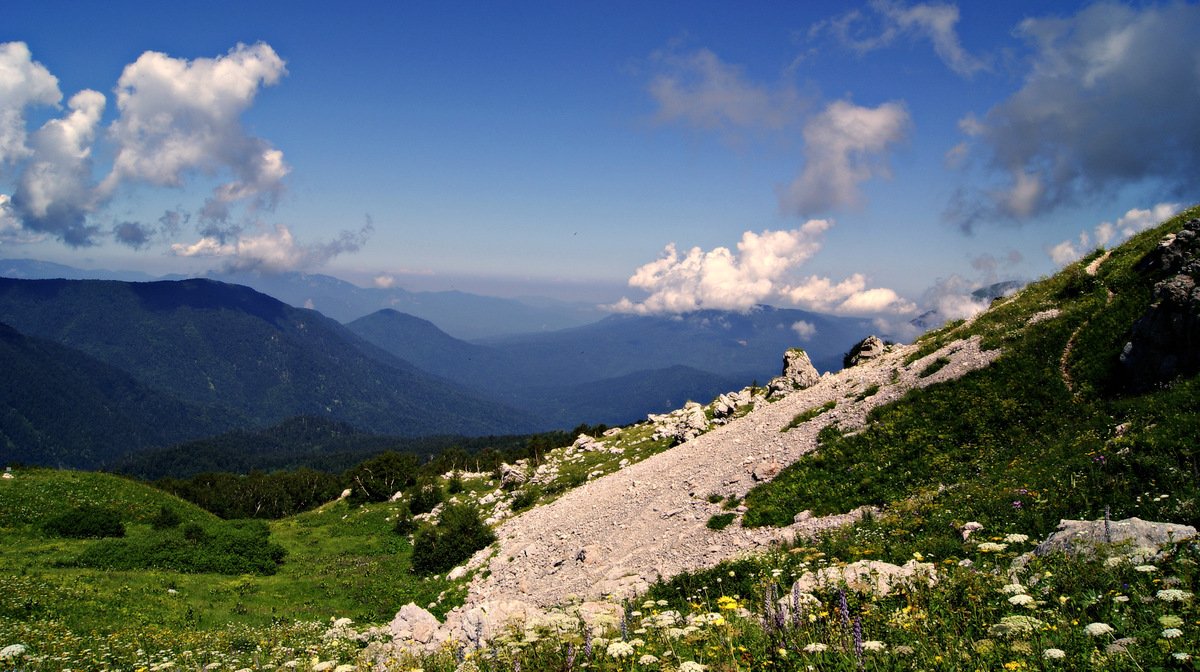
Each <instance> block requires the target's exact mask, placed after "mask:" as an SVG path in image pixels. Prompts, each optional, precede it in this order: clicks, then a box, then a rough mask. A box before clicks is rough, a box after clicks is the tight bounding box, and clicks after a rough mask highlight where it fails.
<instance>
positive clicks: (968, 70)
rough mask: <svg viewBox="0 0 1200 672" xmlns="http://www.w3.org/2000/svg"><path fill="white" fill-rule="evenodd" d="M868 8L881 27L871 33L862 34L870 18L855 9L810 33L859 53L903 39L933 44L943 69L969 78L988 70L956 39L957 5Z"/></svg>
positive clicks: (882, 3) (876, 0) (881, 0)
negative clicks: (823, 35)
mask: <svg viewBox="0 0 1200 672" xmlns="http://www.w3.org/2000/svg"><path fill="white" fill-rule="evenodd" d="M870 7H871V9H872V10H873V11H874V12H875V14H876V16H875V17H874V18H876V19H878V21H879V22H880V24H881V25H879V26H878V28H877V32H875V33H874V34H870V35H866V36H863V35H862V34H861V32H860V31H861V25H862V24H864V23H866V22H868V21H869V18H868V17H866V16H864V15H863V13H862V12H860V11H858V10H852V11H850V12H847V13H846V14H843V15H842V16H839V17H836V18H834V19H831V20H829V21H824V22H821V23H819V24H817V25H815V26H813V28H812V29H811V30H810V31H809V32H810V34H812V35H816V34H819V33H821V32H824V31H829V32H831V33H833V35H834V36H835V37H836V38H837V39H838V41H839V42H841V43H842V44H843V45H844V46H846V47H847V48H849V49H853V50H854V51H857V52H859V53H860V54H865V53H867V52H870V51H875V50H877V49H882V48H884V47H887V46H889V45H891V44H892V43H893V42H895V41H896V39H897V38H899V37H902V36H908V37H911V38H916V39H924V40H928V41H929V42H930V44H932V45H933V50H934V52H935V53H936V54H937V55H938V58H940V59H942V62H943V63H945V64H946V67H948V68H950V69H951V70H953V71H954V72H956V73H958V74H959V75H962V76H964V77H970V76H972V75H974V74H975V73H977V72H979V71H981V70H986V69H987V64H986V63H984V62H983V61H982V60H980V59H978V58H976V57H974V56H972V55H971V54H970V53H968V52H967V50H966V49H965V48H963V46H962V42H961V41H960V40H959V38H958V32H957V30H956V28H955V26H956V25H957V24H958V20H959V13H958V7H957V6H956V5H952V4H934V3H920V4H916V5H911V6H909V5H905V4H903V3H900V2H892V1H890V0H873V1H872V2H871V3H870Z"/></svg>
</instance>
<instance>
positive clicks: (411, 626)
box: [388, 602, 441, 646]
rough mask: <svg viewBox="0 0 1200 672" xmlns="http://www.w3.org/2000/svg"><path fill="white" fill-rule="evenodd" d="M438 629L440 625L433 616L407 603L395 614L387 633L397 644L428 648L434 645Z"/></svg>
mask: <svg viewBox="0 0 1200 672" xmlns="http://www.w3.org/2000/svg"><path fill="white" fill-rule="evenodd" d="M439 627H441V623H439V622H438V620H437V618H436V617H435V616H434V615H433V614H431V613H429V612H428V611H425V610H424V609H422V608H421V607H418V606H417V605H416V604H414V603H412V602H409V603H408V604H406V605H404V606H403V607H400V611H398V612H396V617H395V618H393V619H392V622H391V624H390V625H389V626H388V631H389V632H391V634H392V638H393V639H394V640H395V641H397V642H399V643H402V644H412V643H416V644H419V645H422V646H428V645H429V644H432V643H434V640H435V637H436V635H437V633H438V628H439Z"/></svg>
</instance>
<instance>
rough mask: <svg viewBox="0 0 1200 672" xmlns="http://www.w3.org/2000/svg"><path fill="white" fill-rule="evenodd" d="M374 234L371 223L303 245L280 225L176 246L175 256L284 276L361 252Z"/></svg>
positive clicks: (173, 247)
mask: <svg viewBox="0 0 1200 672" xmlns="http://www.w3.org/2000/svg"><path fill="white" fill-rule="evenodd" d="M372 231H373V227H372V226H371V224H370V223H368V224H366V225H365V226H363V227H362V228H361V229H359V230H358V231H348V230H347V231H342V232H341V233H340V234H339V235H338V237H337V238H335V239H333V240H330V241H327V242H324V243H309V244H305V243H301V242H299V241H298V240H296V238H295V236H294V235H293V234H292V231H291V229H289V228H288V227H287V226H285V225H283V224H276V225H275V227H274V228H272V229H270V230H264V231H260V232H257V233H254V234H249V235H246V234H243V235H240V236H238V237H236V238H233V239H229V240H222V239H220V238H217V237H212V236H206V237H203V238H201V239H200V240H198V241H196V242H194V243H192V244H190V245H189V244H184V243H175V244H172V245H171V253H172V254H174V255H176V256H180V257H215V258H220V259H222V260H223V261H224V266H225V269H226V270H228V271H251V270H256V271H265V272H270V273H280V272H284V271H293V270H299V269H307V268H313V267H316V266H321V265H323V264H324V263H326V262H328V261H329V260H330V259H333V258H334V257H336V256H338V255H340V254H344V253H349V252H357V251H358V250H359V249H360V248H361V247H362V246H363V245H364V244H366V240H367V238H368V237H369V236H370V234H371V232H372Z"/></svg>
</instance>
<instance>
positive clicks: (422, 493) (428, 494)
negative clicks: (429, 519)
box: [408, 479, 442, 515]
mask: <svg viewBox="0 0 1200 672" xmlns="http://www.w3.org/2000/svg"><path fill="white" fill-rule="evenodd" d="M441 503H442V489H441V488H439V487H438V486H437V483H434V482H433V481H431V480H424V479H423V480H420V481H417V484H416V485H415V486H413V489H412V495H411V496H410V498H409V502H408V508H409V510H410V511H412V513H413V515H418V514H422V513H429V512H430V511H433V509H434V507H436V506H437V505H438V504H441Z"/></svg>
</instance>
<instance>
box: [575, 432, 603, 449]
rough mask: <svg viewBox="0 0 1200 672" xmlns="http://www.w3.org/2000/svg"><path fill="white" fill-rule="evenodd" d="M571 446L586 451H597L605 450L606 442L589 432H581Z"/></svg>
mask: <svg viewBox="0 0 1200 672" xmlns="http://www.w3.org/2000/svg"><path fill="white" fill-rule="evenodd" d="M571 448H574V449H575V450H578V451H580V452H584V453H590V452H597V451H601V450H604V442H603V441H597V440H596V439H594V438H592V437H590V436H588V435H587V434H580V435H579V436H578V437H576V439H575V443H572V444H571Z"/></svg>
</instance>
